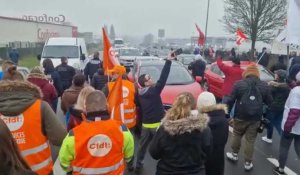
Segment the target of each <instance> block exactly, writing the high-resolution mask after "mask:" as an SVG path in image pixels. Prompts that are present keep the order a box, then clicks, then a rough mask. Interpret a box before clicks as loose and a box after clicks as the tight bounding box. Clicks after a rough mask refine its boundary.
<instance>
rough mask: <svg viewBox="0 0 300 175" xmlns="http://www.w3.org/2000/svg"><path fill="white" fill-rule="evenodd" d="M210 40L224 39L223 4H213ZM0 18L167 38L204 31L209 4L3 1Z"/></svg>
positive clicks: (216, 0)
mask: <svg viewBox="0 0 300 175" xmlns="http://www.w3.org/2000/svg"><path fill="white" fill-rule="evenodd" d="M210 1H211V3H210V14H209V24H208V36H225V35H227V33H226V32H225V31H224V28H223V25H222V24H221V23H220V22H219V19H221V18H222V16H223V14H224V10H223V6H224V3H223V2H224V1H223V0H210ZM0 4H1V5H0V16H11V17H21V16H22V15H42V14H44V13H46V14H48V15H49V16H58V15H60V14H63V15H65V16H66V20H67V21H70V22H71V23H72V24H73V25H75V26H78V30H79V32H87V31H92V32H94V34H96V33H99V34H100V29H101V27H102V26H103V25H104V24H107V25H108V26H110V25H111V24H113V25H114V26H115V31H116V34H117V36H122V35H130V36H134V35H137V36H143V35H145V34H147V33H152V34H154V35H157V30H158V29H159V28H164V29H165V30H166V37H179V38H182V37H190V36H192V35H196V34H197V33H196V28H195V23H198V25H199V26H200V28H201V29H202V31H203V32H204V30H205V20H206V8H207V0H0Z"/></svg>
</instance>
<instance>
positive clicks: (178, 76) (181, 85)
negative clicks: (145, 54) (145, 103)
mask: <svg viewBox="0 0 300 175" xmlns="http://www.w3.org/2000/svg"><path fill="white" fill-rule="evenodd" d="M164 64H165V61H164V60H151V61H145V60H144V61H136V62H135V63H134V66H133V69H132V70H131V72H129V74H128V77H129V79H130V80H131V81H132V82H135V83H136V82H137V79H138V77H139V76H140V75H142V74H150V75H151V77H152V79H153V81H154V82H156V81H157V80H158V79H159V76H160V73H161V71H162V68H163V66H164ZM182 92H190V93H192V94H193V96H194V97H195V99H197V98H198V95H199V94H200V93H201V92H203V89H202V88H201V86H200V84H199V83H198V82H196V81H195V79H194V78H193V77H192V76H191V75H190V74H189V72H188V71H187V69H186V68H185V67H184V66H183V65H182V64H180V63H178V62H176V61H173V63H172V66H171V71H170V74H169V77H168V80H167V84H166V86H165V88H164V89H163V91H162V93H161V98H162V102H163V105H164V107H165V109H169V108H170V107H171V106H172V104H173V102H174V99H175V97H176V96H177V95H178V94H180V93H182Z"/></svg>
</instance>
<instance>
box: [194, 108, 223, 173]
mask: <svg viewBox="0 0 300 175" xmlns="http://www.w3.org/2000/svg"><path fill="white" fill-rule="evenodd" d="M200 112H201V113H206V114H208V117H209V123H208V126H209V128H210V130H211V133H212V143H213V144H212V145H213V146H212V152H211V155H210V156H209V157H207V161H206V163H205V170H206V175H223V174H224V149H225V145H226V143H227V139H228V121H227V119H226V117H225V115H226V114H227V107H226V105H224V104H217V105H211V106H203V107H201V110H200Z"/></svg>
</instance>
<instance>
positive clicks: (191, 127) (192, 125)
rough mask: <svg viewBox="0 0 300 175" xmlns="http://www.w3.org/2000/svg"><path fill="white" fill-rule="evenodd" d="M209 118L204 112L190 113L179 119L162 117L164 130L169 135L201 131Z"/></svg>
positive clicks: (205, 126)
mask: <svg viewBox="0 0 300 175" xmlns="http://www.w3.org/2000/svg"><path fill="white" fill-rule="evenodd" d="M208 122H209V119H208V117H207V115H206V114H198V113H191V115H190V116H189V117H187V118H182V119H179V120H175V121H173V120H169V119H167V118H166V117H165V118H163V119H162V126H163V128H164V130H165V131H166V132H167V133H169V134H170V135H172V136H174V135H182V134H184V133H191V132H192V131H195V130H198V131H203V130H204V129H205V128H207V125H208Z"/></svg>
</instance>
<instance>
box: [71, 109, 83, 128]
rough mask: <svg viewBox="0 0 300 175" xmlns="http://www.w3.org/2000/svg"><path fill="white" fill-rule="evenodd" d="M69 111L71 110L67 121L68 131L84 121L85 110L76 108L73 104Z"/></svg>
mask: <svg viewBox="0 0 300 175" xmlns="http://www.w3.org/2000/svg"><path fill="white" fill-rule="evenodd" d="M69 112H70V118H69V121H68V123H67V131H68V132H69V131H70V130H71V129H73V128H74V127H76V126H77V125H79V124H80V123H81V122H82V118H81V114H82V113H83V111H82V110H79V109H76V108H75V107H74V106H71V107H70V108H69Z"/></svg>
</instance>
